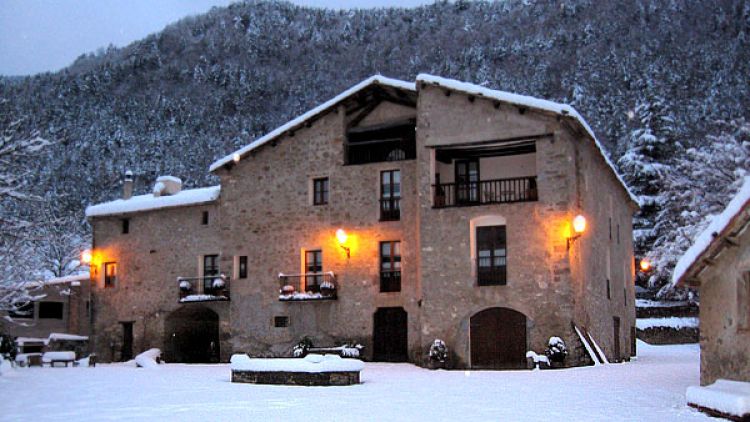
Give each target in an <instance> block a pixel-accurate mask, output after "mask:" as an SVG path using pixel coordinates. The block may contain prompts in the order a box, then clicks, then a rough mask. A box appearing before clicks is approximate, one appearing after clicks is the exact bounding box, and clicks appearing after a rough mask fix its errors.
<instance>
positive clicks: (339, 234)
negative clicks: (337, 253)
mask: <svg viewBox="0 0 750 422" xmlns="http://www.w3.org/2000/svg"><path fill="white" fill-rule="evenodd" d="M348 237H349V235H347V234H346V232H345V231H344V229H338V230H336V240H338V241H339V246H341V249H343V250H345V251H346V257H347V259H348V258H351V251H350V250H349V248H348V247H346V246H344V243H346V239H347V238H348Z"/></svg>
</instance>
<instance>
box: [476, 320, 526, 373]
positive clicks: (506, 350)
mask: <svg viewBox="0 0 750 422" xmlns="http://www.w3.org/2000/svg"><path fill="white" fill-rule="evenodd" d="M469 337H470V344H471V367H472V368H478V369H523V368H526V316H525V315H524V314H522V313H520V312H516V311H514V310H512V309H508V308H490V309H485V310H484V311H481V312H479V313H477V314H475V315H474V316H473V317H471V322H470V331H469Z"/></svg>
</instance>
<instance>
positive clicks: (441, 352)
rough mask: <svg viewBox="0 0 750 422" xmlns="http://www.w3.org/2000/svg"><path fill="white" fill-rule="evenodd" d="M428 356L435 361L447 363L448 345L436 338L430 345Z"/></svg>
mask: <svg viewBox="0 0 750 422" xmlns="http://www.w3.org/2000/svg"><path fill="white" fill-rule="evenodd" d="M427 356H428V357H429V358H430V360H431V361H433V362H440V363H445V361H446V360H448V346H446V345H445V342H444V341H443V340H440V339H439V338H436V339H435V341H433V342H432V344H431V345H430V351H429V353H428V354H427Z"/></svg>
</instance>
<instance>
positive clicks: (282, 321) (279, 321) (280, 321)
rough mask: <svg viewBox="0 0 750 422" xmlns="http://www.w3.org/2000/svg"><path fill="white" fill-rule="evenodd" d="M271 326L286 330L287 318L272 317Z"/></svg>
mask: <svg viewBox="0 0 750 422" xmlns="http://www.w3.org/2000/svg"><path fill="white" fill-rule="evenodd" d="M273 326H274V327H276V328H286V327H288V326H289V317H288V316H275V317H273Z"/></svg>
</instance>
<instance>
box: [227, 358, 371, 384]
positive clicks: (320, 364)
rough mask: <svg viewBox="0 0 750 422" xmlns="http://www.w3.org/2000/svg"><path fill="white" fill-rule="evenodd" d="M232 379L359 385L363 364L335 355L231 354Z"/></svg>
mask: <svg viewBox="0 0 750 422" xmlns="http://www.w3.org/2000/svg"><path fill="white" fill-rule="evenodd" d="M231 362H232V382H239V383H250V384H274V385H304V386H330V385H337V386H340V385H353V384H359V382H360V378H359V374H360V372H361V371H362V369H364V363H363V362H362V361H361V360H358V359H343V358H341V357H340V356H337V355H326V356H322V355H315V354H310V355H307V356H305V357H304V358H301V359H300V358H270V359H251V358H250V357H248V356H247V355H234V356H232V360H231Z"/></svg>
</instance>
